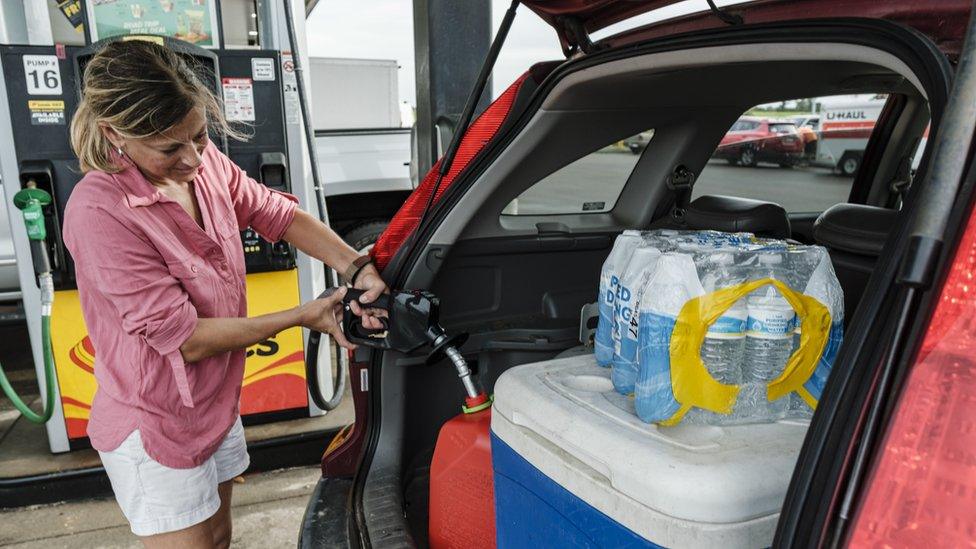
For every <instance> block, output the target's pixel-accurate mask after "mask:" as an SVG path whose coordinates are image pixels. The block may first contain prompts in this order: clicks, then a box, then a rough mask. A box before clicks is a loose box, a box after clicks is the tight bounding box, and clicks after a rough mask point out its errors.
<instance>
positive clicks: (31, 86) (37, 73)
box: [24, 55, 61, 95]
mask: <svg viewBox="0 0 976 549" xmlns="http://www.w3.org/2000/svg"><path fill="white" fill-rule="evenodd" d="M24 76H25V78H26V79H27V94H28V95H61V65H60V64H59V63H58V57H57V56H56V55H25V56H24Z"/></svg>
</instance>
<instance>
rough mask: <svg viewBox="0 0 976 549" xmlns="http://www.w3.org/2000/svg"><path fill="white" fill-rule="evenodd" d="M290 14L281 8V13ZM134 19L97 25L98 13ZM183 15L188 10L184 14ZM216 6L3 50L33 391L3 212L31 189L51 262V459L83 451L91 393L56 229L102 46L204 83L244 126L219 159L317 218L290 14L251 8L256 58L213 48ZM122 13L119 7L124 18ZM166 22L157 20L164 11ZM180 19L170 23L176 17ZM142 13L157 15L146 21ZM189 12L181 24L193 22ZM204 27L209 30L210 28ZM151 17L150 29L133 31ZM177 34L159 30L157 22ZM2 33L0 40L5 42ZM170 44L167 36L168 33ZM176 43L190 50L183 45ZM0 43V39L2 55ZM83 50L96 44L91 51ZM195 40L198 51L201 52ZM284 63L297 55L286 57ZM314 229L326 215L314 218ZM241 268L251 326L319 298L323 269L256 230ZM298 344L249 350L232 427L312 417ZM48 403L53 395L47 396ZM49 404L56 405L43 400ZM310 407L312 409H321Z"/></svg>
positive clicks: (31, 318)
mask: <svg viewBox="0 0 976 549" xmlns="http://www.w3.org/2000/svg"><path fill="white" fill-rule="evenodd" d="M284 1H289V0H284ZM110 4H118V5H121V4H131V5H132V6H137V5H138V6H139V10H136V9H135V7H133V8H132V10H129V11H126V10H125V9H122V10H120V9H118V7H117V6H116V8H115V9H114V10H108V11H99V6H103V8H102V9H103V10H104V6H106V5H110ZM183 4H186V6H183ZM219 4H220V2H219V1H218V0H194V1H193V2H192V3H191V2H182V3H181V2H169V3H163V2H160V3H158V5H157V3H152V4H149V3H146V2H143V3H141V4H139V3H132V2H118V3H88V5H87V6H86V9H85V10H84V17H83V25H84V28H85V31H86V32H85V45H78V46H64V45H56V44H27V45H23V44H5V43H0V69H2V70H0V176H2V180H3V183H4V185H3V187H4V194H5V207H6V209H7V214H8V219H10V220H11V228H12V232H13V236H14V247H15V250H16V254H17V260H18V271H19V278H20V284H21V288H22V294H23V300H24V309H25V311H26V313H27V321H28V330H29V334H30V339H31V347H32V351H33V357H34V361H35V369H36V370H37V372H38V379H41V380H42V379H44V377H43V368H44V364H45V362H44V360H43V348H42V347H43V346H42V341H43V338H42V334H41V331H42V330H41V328H42V323H43V321H42V314H41V306H42V303H41V294H42V288H41V287H40V286H39V285H38V279H37V277H36V276H35V274H34V271H33V269H32V268H31V264H32V261H33V258H34V254H32V253H31V246H32V245H33V246H34V247H35V248H36V246H37V244H32V242H33V241H30V240H29V239H28V237H27V234H26V233H25V229H24V226H23V224H22V223H17V222H15V221H14V220H16V219H18V218H19V217H22V216H21V214H20V210H17V209H16V206H14V205H13V202H14V195H15V194H16V193H17V192H18V191H21V188H22V187H23V188H26V187H27V185H28V182H31V183H30V184H31V185H32V186H34V187H36V189H37V190H38V191H45V192H46V193H48V194H49V195H50V197H51V199H50V201H49V203H47V204H44V205H42V206H41V211H42V212H43V215H44V223H43V225H44V229H45V230H46V233H47V240H46V243H47V244H46V246H47V250H46V251H47V253H48V255H49V257H50V262H51V268H50V272H51V276H50V278H51V282H52V285H53V288H54V305H53V309H52V311H51V316H50V336H51V338H50V339H51V348H52V351H53V369H54V373H55V374H56V375H55V377H56V380H55V381H56V382H55V383H53V384H51V385H50V386H48V387H47V388H45V390H44V391H43V393H42V397H43V398H44V399H45V402H48V403H50V405H51V406H53V410H52V413H53V417H52V419H51V420H50V421H48V422H47V424H46V425H47V434H48V441H49V444H50V447H51V451H52V452H63V451H68V450H71V449H75V448H79V447H86V446H87V445H88V443H87V438H86V436H85V430H86V426H87V421H88V414H89V410H90V404H91V401H92V397H93V396H94V393H95V390H96V382H95V377H94V368H96V367H97V366H96V364H97V360H96V357H97V356H98V350H97V349H94V348H93V346H92V344H91V341H90V340H89V339H88V337H87V330H86V328H85V326H84V321H83V318H82V315H81V308H80V303H79V299H78V293H77V290H76V289H75V279H74V263H73V260H72V258H71V257H70V254H69V253H68V252H67V250H66V249H65V247H64V245H63V240H62V234H61V219H62V217H63V213H64V208H65V205H66V203H67V200H68V199H69V197H70V195H71V192H72V189H73V188H74V186H75V185H76V184H77V183H78V181H79V180H80V178H81V172H80V170H79V169H78V163H77V159H76V158H75V157H74V154H73V153H72V151H71V147H70V144H69V136H68V132H69V127H70V121H71V117H72V115H73V114H74V111H75V108H76V106H77V104H78V99H79V97H80V95H81V94H83V93H84V90H83V89H80V83H81V81H82V78H81V75H82V74H83V71H84V68H85V66H86V63H87V62H88V60H90V59H91V57H92V56H93V55H94V54H95V53H96V52H97V51H98V50H99V48H101V47H103V46H104V44H106V43H108V42H110V41H113V40H132V39H139V40H150V41H154V42H156V43H159V44H161V45H164V46H166V47H169V48H171V49H173V50H174V51H176V52H178V53H179V54H181V55H183V56H185V57H187V58H188V59H190V60H192V66H193V67H195V70H197V71H198V74H199V76H200V77H201V78H202V79H203V81H204V82H205V83H206V84H207V85H209V86H211V88H212V89H213V90H214V91H215V92H218V93H219V94H220V95H222V96H223V98H224V102H225V114H226V115H227V117H228V119H229V120H230V121H231V122H232V123H233V122H235V121H237V122H241V123H244V124H247V125H248V126H249V127H250V129H249V131H248V133H249V134H250V135H251V137H250V139H249V140H248V141H236V140H234V139H215V141H214V142H215V143H216V144H217V145H218V146H219V147H221V148H222V149H223V151H224V152H225V154H227V156H229V157H230V159H231V160H233V161H234V162H235V163H237V164H238V165H239V166H240V167H241V168H243V169H244V170H245V171H246V172H247V173H248V175H249V176H251V177H252V178H254V179H255V180H257V181H259V182H261V183H263V184H265V185H267V186H268V187H270V188H273V189H276V190H280V191H285V192H290V193H292V194H294V195H296V196H297V197H298V199H299V202H300V204H301V207H302V208H303V209H305V210H306V211H310V212H313V213H314V212H316V211H317V210H319V204H318V202H317V201H316V199H315V196H314V195H313V190H314V189H312V188H310V186H309V185H307V184H306V181H307V179H308V175H309V172H308V169H307V167H306V166H307V162H306V158H305V155H307V154H309V151H308V149H307V147H306V146H305V144H304V142H303V140H302V132H303V128H302V125H301V115H302V113H301V111H300V110H299V108H298V106H299V98H298V96H297V90H296V86H295V80H296V78H300V77H301V76H297V77H296V75H295V74H294V72H293V67H294V64H293V62H292V59H291V56H292V51H291V50H292V49H293V48H291V47H290V46H289V44H288V42H289V41H288V40H287V39H288V36H289V33H288V32H287V31H288V29H287V27H286V26H285V25H286V20H287V13H288V10H286V9H285V6H284V4H283V2H282V1H279V2H258V3H254V4H253V5H254V9H255V12H254V14H253V16H254V17H255V19H258V21H259V25H261V26H262V29H263V30H262V35H261V46H260V49H258V48H247V49H232V48H227V47H223V45H224V44H223V42H224V41H223V22H222V20H221V19H220V17H219V13H220V10H219V7H220V6H219ZM124 7H125V6H123V8H124ZM164 7H165V8H168V11H163V10H164ZM181 9H183V10H185V12H184V13H174V11H173V10H176V11H177V12H178V11H179V10H181ZM152 10H159V13H158V14H156V13H155V12H153V11H152ZM191 12H192V13H191ZM208 15H212V17H209V18H208ZM154 16H158V18H159V21H161V22H160V23H158V24H156V25H149V26H148V27H146V26H139V25H135V24H126V23H127V21H128V20H129V19H131V20H132V21H136V22H137V23H140V24H143V23H146V22H147V21H148V20H150V19H151V18H152V17H154ZM170 20H172V21H174V22H175V23H174V24H173V25H174V26H171V27H168V26H167V25H166V24H165V22H166V21H170ZM144 28H149V29H151V30H153V31H154V32H157V33H158V34H152V35H144V34H128V30H127V29H144ZM2 30H3V29H0V31H2ZM169 31H172V32H169ZM174 35H175V36H180V37H182V38H185V39H187V40H196V41H197V42H199V43H201V44H203V45H204V46H206V47H202V46H200V45H194V44H191V43H189V42H187V41H186V40H179V39H177V38H174ZM2 38H3V33H2V32H0V42H2ZM93 38H98V40H97V41H94V42H93V40H92V39H93ZM203 38H206V39H203ZM295 55H301V53H300V52H295ZM319 213H320V217H321V218H323V219H324V218H325V215H326V214H325V212H319ZM241 239H242V243H243V247H244V255H245V262H246V265H247V294H248V314H250V315H259V314H264V313H267V312H272V311H276V310H281V309H286V308H290V307H294V306H297V305H298V304H299V303H301V302H303V301H307V300H310V299H313V298H314V297H315V296H316V295H318V294H320V293H321V292H322V291H323V290H324V289H325V288H326V287H327V286H328V284H327V281H326V275H325V270H324V269H323V268H322V265H321V263H318V262H316V261H314V260H311V259H310V258H308V257H306V256H304V255H301V256H299V255H298V254H296V252H295V250H294V249H293V248H292V247H291V246H289V245H287V244H285V243H277V244H271V243H269V242H266V241H264V240H263V239H261V238H260V237H259V236H258V235H257V234H256V233H255V232H254V231H253V230H251V229H247V230H245V231H243V232H242V234H241ZM305 337H307V334H304V333H303V330H302V329H300V328H292V329H289V330H286V331H283V332H281V333H279V334H276V335H275V336H273V337H271V338H269V339H268V340H266V341H262V342H260V343H259V344H257V345H255V346H254V347H252V348H250V349H248V350H247V358H246V362H245V373H244V385H243V389H242V394H241V415H242V416H243V418H244V422H245V424H254V423H262V422H268V421H278V420H284V419H291V418H297V417H309V416H311V415H321V414H322V413H323V410H322V409H320V408H319V407H318V406H316V405H315V403H314V402H313V401H312V400H311V399H310V398H309V392H308V386H307V384H306V383H307V381H306V365H305V361H306V359H305V339H304V338H305ZM323 347H324V348H323V349H322V350H321V351H320V352H319V353H318V356H317V357H310V359H309V360H310V362H311V361H312V360H313V359H317V360H315V362H317V364H318V370H319V371H320V372H321V373H319V375H318V377H319V378H322V380H323V381H324V383H325V385H326V386H328V385H329V380H330V379H331V371H332V370H331V361H332V358H331V354H330V352H329V348H328V346H323ZM52 389H53V391H52ZM52 393H53V394H52ZM320 400H321V399H320Z"/></svg>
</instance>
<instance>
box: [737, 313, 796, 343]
mask: <svg viewBox="0 0 976 549" xmlns="http://www.w3.org/2000/svg"><path fill="white" fill-rule="evenodd" d="M795 316H796V314H795V313H794V312H793V310H792V309H790V310H788V311H787V310H781V309H753V310H750V311H749V320H748V322H747V326H746V329H747V331H748V335H749V337H755V338H760V339H785V338H787V337H791V336H792V335H793V318H794V317H795Z"/></svg>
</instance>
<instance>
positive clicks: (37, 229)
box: [14, 180, 51, 240]
mask: <svg viewBox="0 0 976 549" xmlns="http://www.w3.org/2000/svg"><path fill="white" fill-rule="evenodd" d="M50 203H51V195H50V194H48V192H47V191H45V190H43V189H38V188H37V187H36V183H34V181H33V180H31V181H28V182H27V188H26V189H21V190H20V191H17V194H15V195H14V206H17V208H18V209H19V210H20V211H21V212H22V213H23V214H24V225H26V226H27V238H29V239H31V240H44V239H46V238H47V228H46V227H45V224H44V211H43V208H44V206H47V205H48V204H50Z"/></svg>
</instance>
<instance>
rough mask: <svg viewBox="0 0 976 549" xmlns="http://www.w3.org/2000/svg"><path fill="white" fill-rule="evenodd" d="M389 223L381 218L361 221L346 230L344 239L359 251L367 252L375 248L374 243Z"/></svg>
mask: <svg viewBox="0 0 976 549" xmlns="http://www.w3.org/2000/svg"><path fill="white" fill-rule="evenodd" d="M389 223H390V222H389V221H388V220H379V219H376V220H373V221H367V222H365V223H361V224H359V225H356V226H354V227H353V228H352V229H350V230H348V231H346V232H345V233H344V234H343V235H342V239H343V240H345V241H346V244H349V245H350V246H352V247H353V248H354V249H355V250H356V251H357V252H359V253H361V254H365V253H366V252H368V251H369V250H370V249H372V248H373V244H376V240H377V239H378V238H379V237H380V235H381V234H383V231H384V230H385V229H386V226H387V225H389Z"/></svg>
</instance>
